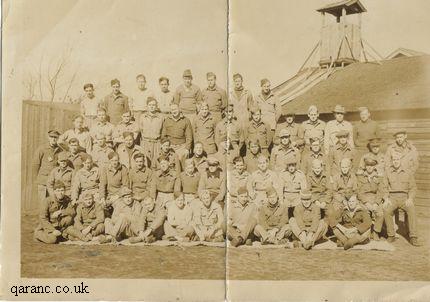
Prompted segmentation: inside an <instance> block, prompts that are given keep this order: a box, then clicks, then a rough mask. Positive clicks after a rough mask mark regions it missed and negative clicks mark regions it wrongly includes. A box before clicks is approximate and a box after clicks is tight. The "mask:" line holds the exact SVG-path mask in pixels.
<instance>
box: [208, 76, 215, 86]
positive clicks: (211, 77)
mask: <svg viewBox="0 0 430 302" xmlns="http://www.w3.org/2000/svg"><path fill="white" fill-rule="evenodd" d="M215 85H216V79H215V77H214V76H210V77H208V87H209V88H214V87H215Z"/></svg>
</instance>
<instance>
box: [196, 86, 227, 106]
mask: <svg viewBox="0 0 430 302" xmlns="http://www.w3.org/2000/svg"><path fill="white" fill-rule="evenodd" d="M202 100H203V101H204V102H206V103H208V105H209V111H210V112H222V111H224V109H225V108H226V107H227V93H226V92H225V90H224V89H222V88H220V87H218V86H215V87H214V88H210V87H206V88H205V89H203V91H202Z"/></svg>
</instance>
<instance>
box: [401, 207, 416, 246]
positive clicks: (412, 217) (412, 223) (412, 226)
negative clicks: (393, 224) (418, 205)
mask: <svg viewBox="0 0 430 302" xmlns="http://www.w3.org/2000/svg"><path fill="white" fill-rule="evenodd" d="M399 208H401V209H402V210H403V211H405V212H406V214H407V215H408V226H409V238H417V237H418V234H417V225H416V223H417V216H416V212H415V205H414V204H412V205H411V206H406V204H405V201H403V202H402V205H400V206H399Z"/></svg>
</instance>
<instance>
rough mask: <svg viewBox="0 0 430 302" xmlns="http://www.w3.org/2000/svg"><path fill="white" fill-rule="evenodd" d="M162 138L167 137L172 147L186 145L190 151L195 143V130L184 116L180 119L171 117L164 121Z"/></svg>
mask: <svg viewBox="0 0 430 302" xmlns="http://www.w3.org/2000/svg"><path fill="white" fill-rule="evenodd" d="M161 137H162V138H163V137H167V138H168V139H169V140H170V143H171V144H172V145H182V144H185V145H186V148H187V149H188V150H190V149H191V143H192V141H193V130H192V127H191V122H190V120H189V119H188V118H186V117H185V116H183V115H182V114H181V115H180V116H179V119H175V118H174V117H173V116H169V117H167V118H166V119H165V120H164V123H163V127H162V130H161Z"/></svg>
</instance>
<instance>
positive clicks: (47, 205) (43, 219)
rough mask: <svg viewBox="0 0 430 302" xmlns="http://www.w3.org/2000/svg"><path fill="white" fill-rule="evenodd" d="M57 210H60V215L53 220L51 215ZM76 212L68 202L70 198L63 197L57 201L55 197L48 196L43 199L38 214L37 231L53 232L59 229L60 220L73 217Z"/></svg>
mask: <svg viewBox="0 0 430 302" xmlns="http://www.w3.org/2000/svg"><path fill="white" fill-rule="evenodd" d="M58 210H61V214H60V215H59V216H58V217H57V218H53V217H52V214H53V213H54V212H56V211H58ZM75 215H76V211H75V209H74V207H73V205H72V203H71V202H70V198H69V197H67V196H64V198H63V199H62V200H61V201H59V200H57V198H55V196H49V197H47V198H45V200H44V201H43V203H42V205H41V207H40V213H39V222H40V223H39V225H38V227H37V229H38V230H46V231H50V232H52V231H54V230H56V229H57V228H58V227H59V223H60V220H61V218H63V217H66V216H71V217H74V216H75Z"/></svg>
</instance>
